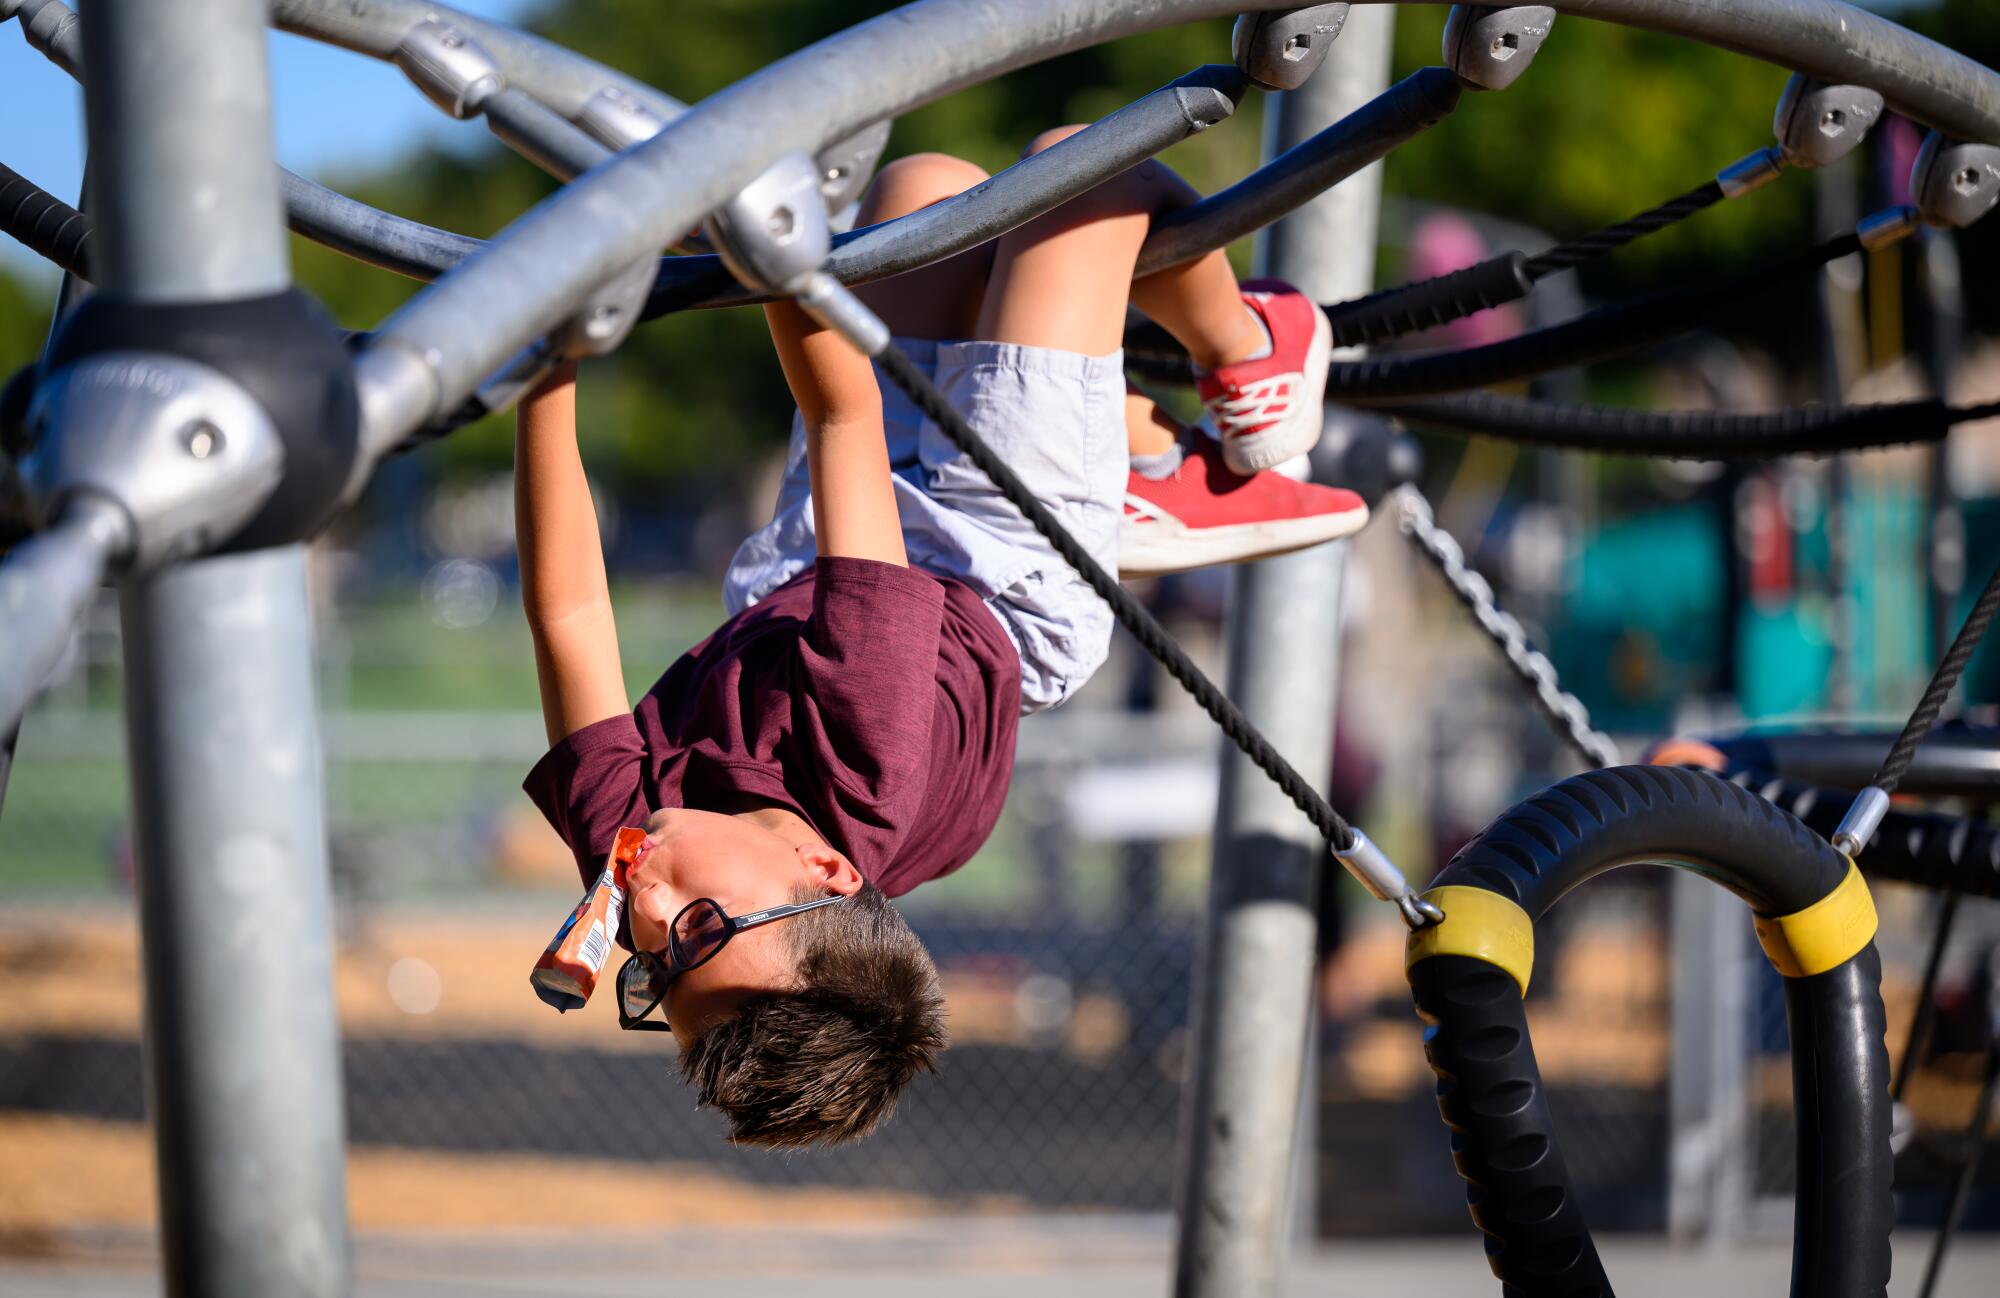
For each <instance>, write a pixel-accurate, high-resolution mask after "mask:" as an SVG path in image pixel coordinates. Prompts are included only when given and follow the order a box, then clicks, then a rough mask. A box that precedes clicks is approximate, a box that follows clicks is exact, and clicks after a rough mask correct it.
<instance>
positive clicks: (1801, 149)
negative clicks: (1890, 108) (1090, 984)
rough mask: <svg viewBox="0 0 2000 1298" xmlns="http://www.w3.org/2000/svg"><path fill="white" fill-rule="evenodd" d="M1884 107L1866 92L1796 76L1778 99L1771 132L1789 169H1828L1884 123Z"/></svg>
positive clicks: (1877, 96) (1879, 98)
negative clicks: (1880, 122)
mask: <svg viewBox="0 0 2000 1298" xmlns="http://www.w3.org/2000/svg"><path fill="white" fill-rule="evenodd" d="M1882 107H1883V102H1882V96H1881V94H1880V93H1879V92H1877V91H1874V90H1870V89H1868V87H1866V86H1849V85H1838V84H1830V83H1828V82H1824V81H1817V80H1814V79H1813V78H1811V77H1808V76H1806V75H1805V74H1804V73H1802V72H1795V73H1793V74H1792V79H1791V80H1790V81H1788V82H1786V83H1785V91H1784V93H1783V94H1782V95H1780V96H1779V97H1778V108H1777V111H1776V113H1774V114H1773V115H1772V121H1771V132H1772V134H1774V135H1776V136H1777V137H1778V147H1779V149H1781V150H1782V151H1783V153H1784V155H1785V161H1786V163H1787V164H1789V165H1791V166H1794V167H1824V166H1828V165H1830V164H1832V163H1835V162H1838V161H1840V159H1842V158H1844V157H1846V156H1847V155H1848V154H1849V153H1852V152H1853V151H1854V149H1855V148H1856V147H1857V146H1858V145H1859V144H1860V143H1861V141H1862V140H1864V139H1866V138H1867V137H1868V131H1869V129H1870V128H1871V127H1873V126H1874V125H1875V123H1876V122H1877V121H1879V120H1881V117H1882Z"/></svg>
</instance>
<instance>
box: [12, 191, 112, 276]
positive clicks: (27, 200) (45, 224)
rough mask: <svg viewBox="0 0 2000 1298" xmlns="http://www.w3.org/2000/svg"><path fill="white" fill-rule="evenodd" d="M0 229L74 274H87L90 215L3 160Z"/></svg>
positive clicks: (88, 269)
mask: <svg viewBox="0 0 2000 1298" xmlns="http://www.w3.org/2000/svg"><path fill="white" fill-rule="evenodd" d="M0 229H4V230H6V232H7V233H8V234H9V235H10V236H12V237H13V238H15V239H17V240H19V241H20V242H21V243H22V244H23V245H24V246H26V247H27V248H28V249H29V250H30V251H31V252H33V253H35V254H36V255H37V256H40V257H43V258H45V259H47V260H49V261H52V262H54V263H55V264H56V265H57V266H59V267H61V268H62V269H63V270H66V271H68V272H69V273H70V274H72V275H75V276H76V277H77V278H79V279H89V278H90V235H91V224H90V218H89V217H87V216H85V215H84V214H83V213H81V212H79V211H77V210H76V209H75V208H73V207H71V206H70V205H69V204H68V203H65V202H63V201H62V200H61V199H60V198H57V197H56V196H55V195H53V194H51V193H49V192H48V191H47V190H45V189H43V188H42V187H41V186H39V185H37V184H35V182H34V181H32V180H29V179H28V178H27V177H25V176H23V175H21V174H20V173H19V172H17V171H15V170H13V169H12V168H10V167H7V166H5V165H3V164H0Z"/></svg>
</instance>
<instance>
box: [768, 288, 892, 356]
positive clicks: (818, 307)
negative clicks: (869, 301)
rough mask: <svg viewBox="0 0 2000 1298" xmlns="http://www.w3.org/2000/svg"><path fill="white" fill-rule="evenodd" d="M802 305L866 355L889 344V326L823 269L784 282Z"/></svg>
mask: <svg viewBox="0 0 2000 1298" xmlns="http://www.w3.org/2000/svg"><path fill="white" fill-rule="evenodd" d="M785 292H787V293H789V294H791V295H792V296H793V297H794V298H795V299H797V301H798V304H799V308H800V309H801V310H803V311H804V312H805V313H806V314H807V315H809V316H811V317H812V318H813V319H815V320H817V321H819V322H820V323H821V324H823V325H825V326H826V327H827V328H829V329H831V330H833V331H834V332H835V333H837V334H839V335H840V336H841V337H842V338H845V339H846V340H847V341H848V342H850V343H852V344H854V348H855V350H856V351H858V352H860V353H861V354H862V355H863V356H880V355H881V354H882V353H883V352H884V351H887V350H888V347H889V326H888V325H886V324H884V323H883V321H882V317H881V316H878V315H876V314H875V313H874V312H873V311H870V310H869V309H868V307H867V305H866V304H865V303H863V302H862V300H861V299H860V298H858V297H856V296H854V292H853V290H851V289H849V288H848V287H847V285H845V284H843V283H841V282H840V281H839V280H837V279H835V278H834V277H833V276H831V275H829V274H827V273H826V272H825V271H823V270H813V271H807V272H806V273H805V274H804V275H801V276H800V277H799V278H798V279H796V280H794V281H792V282H791V283H790V284H787V285H785Z"/></svg>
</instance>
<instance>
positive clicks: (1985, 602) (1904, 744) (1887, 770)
mask: <svg viewBox="0 0 2000 1298" xmlns="http://www.w3.org/2000/svg"><path fill="white" fill-rule="evenodd" d="M1996 610H2000V566H1996V567H1995V568H1994V569H1993V575H1992V576H1990V577H1988V578H1987V579H1986V588H1985V589H1984V590H1982V591H1980V592H1979V599H1978V600H1977V601H1976V602H1975V603H1974V604H1973V606H1972V612H1970V613H1968V614H1967V615H1966V618H1965V625H1964V626H1961V627H1960V628H1959V629H1958V634H1957V635H1956V636H1955V637H1953V638H1952V642H1951V648H1949V649H1947V650H1946V651H1945V655H1944V658H1943V659H1942V660H1940V661H1939V663H1938V665H1937V671H1936V672H1934V673H1933V674H1932V675H1931V683H1930V684H1929V685H1927V686H1925V687H1924V696H1923V698H1921V699H1920V700H1918V702H1917V709H1916V711H1914V712H1912V713H1910V719H1909V720H1908V721H1905V722H1904V723H1903V731H1902V733H1901V734H1899V735H1897V736H1896V742H1895V743H1894V744H1892V745H1891V746H1890V748H1889V755H1888V756H1887V757H1885V758H1883V759H1882V766H1881V769H1880V770H1878V771H1876V772H1875V778H1874V779H1873V780H1871V781H1869V783H1870V784H1871V785H1873V786H1874V787H1875V788H1878V789H1880V790H1882V792H1884V793H1894V792H1895V791H1896V786H1897V785H1898V784H1900V783H1901V782H1902V779H1903V773H1904V772H1905V771H1907V770H1909V769H1910V762H1911V760H1912V759H1913V758H1915V757H1916V754H1917V745H1918V744H1920V743H1922V742H1923V741H1924V736H1925V735H1926V734H1928V733H1929V732H1930V728H1931V724H1932V723H1933V722H1935V721H1936V720H1937V716H1938V713H1939V712H1940V711H1942V710H1943V708H1944V703H1945V700H1946V699H1948V698H1950V697H1951V691H1952V689H1953V687H1954V686H1956V685H1957V684H1958V678H1959V677H1960V676H1961V675H1963V674H1964V673H1965V665H1966V664H1967V663H1968V662H1970V661H1972V654H1973V651H1974V650H1976V649H1978V648H1979V641H1980V638H1981V637H1982V636H1984V635H1985V634H1986V628H1987V627H1988V626H1990V625H1992V622H1993V614H1994V612H1995V611H1996Z"/></svg>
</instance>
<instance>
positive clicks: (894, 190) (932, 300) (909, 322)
mask: <svg viewBox="0 0 2000 1298" xmlns="http://www.w3.org/2000/svg"><path fill="white" fill-rule="evenodd" d="M986 178H987V175H986V172H985V171H984V170H982V169H981V168H979V167H978V166H975V165H974V164H972V163H970V162H967V161H965V160H964V159H963V158H954V157H952V156H951V155H950V154H945V153H913V154H910V155H909V156H907V157H902V158H898V159H896V160H895V161H894V162H891V163H889V164H887V165H886V166H884V167H883V168H882V170H881V171H880V172H878V173H876V176H875V179H874V180H873V181H872V182H871V183H870V184H869V186H868V192H867V193H866V194H864V195H863V196H862V199H861V210H860V212H859V214H858V215H857V217H856V218H855V224H856V225H857V226H863V225H874V224H876V223H877V222H879V221H893V220H895V219H896V218H897V217H899V216H908V215H909V214H910V213H912V212H915V211H918V210H920V209H922V208H926V207H929V206H930V205H931V204H933V203H937V202H940V201H942V200H944V199H947V198H950V197H951V196H952V195H954V194H957V193H960V192H961V191H963V190H967V189H970V188H971V187H972V186H974V185H977V184H978V183H979V182H981V181H983V180H985V179H986ZM992 264H993V244H991V243H987V244H984V245H982V246H980V247H977V248H972V249H969V250H967V251H965V252H962V253H959V254H958V255H957V256H955V257H947V258H946V259H944V260H943V261H940V262H936V263H934V264H932V265H929V266H924V267H922V268H920V269H917V270H913V271H907V272H905V273H904V274H901V275H896V276H893V277H892V278H889V279H885V280H878V281H877V282H875V283H873V284H865V285H863V286H861V287H860V288H857V289H856V290H855V293H856V295H857V296H859V297H860V298H861V300H862V301H863V302H866V303H867V304H868V306H869V308H870V309H872V310H873V311H874V312H875V314H877V315H879V316H881V317H882V320H883V322H884V323H886V324H887V325H888V326H889V331H890V332H891V333H894V334H897V335H899V336H901V337H905V338H936V339H951V338H970V337H971V336H972V332H973V330H974V329H975V328H977V326H978V320H979V303H980V301H981V299H982V298H984V297H985V294H986V276H987V271H988V270H989V268H990V267H991V266H992Z"/></svg>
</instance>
